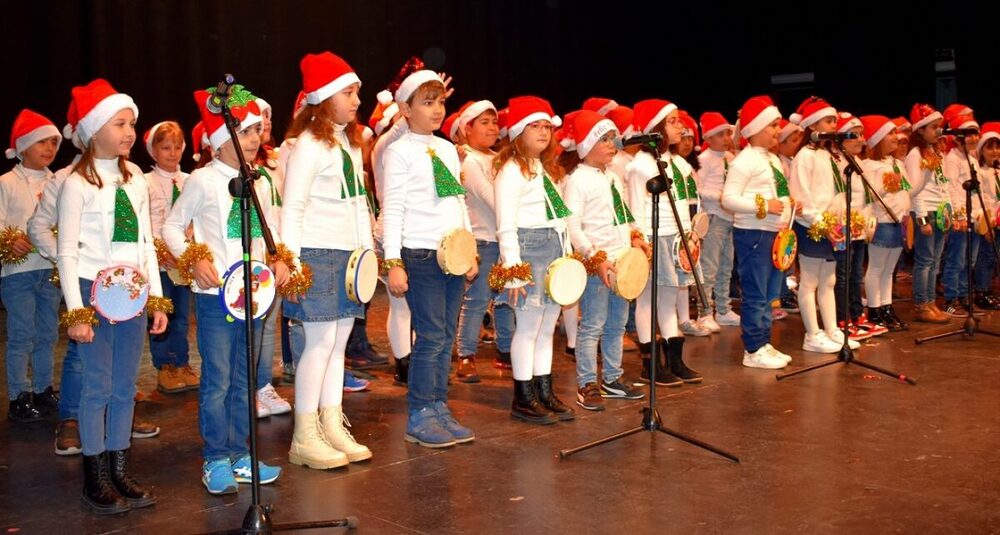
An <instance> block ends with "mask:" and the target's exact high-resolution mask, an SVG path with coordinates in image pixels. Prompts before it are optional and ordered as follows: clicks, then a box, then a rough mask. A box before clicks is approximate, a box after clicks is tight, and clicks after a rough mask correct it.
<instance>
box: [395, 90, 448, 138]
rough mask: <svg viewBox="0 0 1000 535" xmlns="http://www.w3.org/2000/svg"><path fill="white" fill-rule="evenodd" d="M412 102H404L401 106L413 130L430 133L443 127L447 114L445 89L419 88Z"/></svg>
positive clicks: (419, 132)
mask: <svg viewBox="0 0 1000 535" xmlns="http://www.w3.org/2000/svg"><path fill="white" fill-rule="evenodd" d="M410 102H411V103H410V104H407V103H405V102H404V103H403V106H401V108H402V109H403V113H404V115H405V116H406V120H407V122H408V123H409V125H410V129H411V130H413V131H414V132H416V133H418V134H430V133H432V132H434V131H435V130H437V129H439V128H441V123H442V122H444V115H445V107H444V103H445V96H444V92H443V91H439V90H437V89H435V88H424V89H418V90H417V93H416V94H415V95H413V97H412V100H411V101H410Z"/></svg>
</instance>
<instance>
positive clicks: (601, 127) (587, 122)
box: [566, 110, 618, 158]
mask: <svg viewBox="0 0 1000 535" xmlns="http://www.w3.org/2000/svg"><path fill="white" fill-rule="evenodd" d="M566 122H567V124H568V125H570V126H569V130H570V134H571V135H572V137H573V142H574V144H575V145H576V153H577V154H578V155H579V156H580V158H586V157H587V155H588V154H590V151H591V149H593V148H594V145H596V144H597V142H598V141H599V140H600V139H601V138H602V137H604V135H605V134H607V133H608V132H614V133H615V134H617V133H618V127H617V126H615V123H614V122H613V121H612V120H611V119H608V118H606V117H604V116H603V115H601V114H600V113H597V112H596V111H591V110H580V111H579V112H576V114H575V116H573V117H572V119H571V118H570V116H569V115H567V116H566Z"/></svg>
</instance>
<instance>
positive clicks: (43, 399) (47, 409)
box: [32, 386, 59, 416]
mask: <svg viewBox="0 0 1000 535" xmlns="http://www.w3.org/2000/svg"><path fill="white" fill-rule="evenodd" d="M32 403H34V404H35V408H36V409H38V412H41V413H42V415H43V416H48V415H50V414H53V413H55V412H56V411H58V410H59V394H58V393H56V391H55V390H53V389H52V387H51V386H50V387H47V388H46V389H45V390H44V391H43V392H42V393H41V394H35V395H34V396H32Z"/></svg>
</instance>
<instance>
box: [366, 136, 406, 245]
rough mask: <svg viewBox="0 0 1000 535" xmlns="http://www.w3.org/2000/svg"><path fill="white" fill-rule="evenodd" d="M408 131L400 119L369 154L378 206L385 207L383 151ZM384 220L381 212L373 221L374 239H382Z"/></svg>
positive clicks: (377, 141) (381, 137)
mask: <svg viewBox="0 0 1000 535" xmlns="http://www.w3.org/2000/svg"><path fill="white" fill-rule="evenodd" d="M409 131H410V125H409V123H407V122H406V119H401V120H399V121H396V123H395V124H393V125H392V126H391V127H389V130H387V131H385V132H383V133H382V135H381V136H379V138H378V139H377V140H375V146H374V147H372V152H371V163H372V174H373V175H374V176H373V177H372V178H374V181H373V183H374V184H375V199H376V200H377V201H378V204H379V206H381V207H383V208H384V207H385V151H386V150H387V149H388V148H389V146H390V145H392V144H393V143H395V142H396V141H398V140H399V138H401V137H403V134H406V133H407V132H409ZM384 220H385V210H384V209H383V210H381V211H379V213H378V219H377V220H376V221H375V228H374V229H373V231H374V232H373V234H374V235H375V237H376V238H378V239H381V238H382V226H383V223H382V222H383V221H384Z"/></svg>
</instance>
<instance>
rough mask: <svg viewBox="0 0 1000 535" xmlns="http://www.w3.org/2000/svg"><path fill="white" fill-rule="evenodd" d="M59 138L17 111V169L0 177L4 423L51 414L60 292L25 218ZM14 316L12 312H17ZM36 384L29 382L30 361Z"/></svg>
mask: <svg viewBox="0 0 1000 535" xmlns="http://www.w3.org/2000/svg"><path fill="white" fill-rule="evenodd" d="M61 142H62V136H61V135H59V129H58V128H56V126H55V125H54V124H52V121H50V120H48V119H46V118H45V117H43V116H41V115H39V114H37V113H35V112H33V111H31V110H28V109H24V110H21V112H20V113H19V114H18V116H17V119H15V120H14V126H13V128H11V136H10V148H9V149H7V152H6V155H7V158H17V159H18V160H19V162H18V164H17V165H15V166H14V168H13V169H11V170H10V171H9V172H7V173H5V174H4V175H3V176H0V261H2V263H3V269H2V270H0V296H2V298H3V303H4V306H5V307H6V308H7V353H6V367H7V393H8V395H9V396H10V406H9V409H8V411H7V418H8V419H9V420H10V421H12V422H15V423H25V422H35V421H38V420H40V419H42V417H43V416H44V415H45V414H47V413H48V412H50V411H51V410H53V409H55V408H56V407H57V405H58V403H59V397H58V396H57V395H56V394H55V392H54V391H53V388H52V373H53V350H54V349H55V343H56V340H57V338H58V336H59V331H58V327H57V325H56V321H57V319H58V316H59V290H58V288H56V287H55V286H54V285H52V284H50V283H49V278H50V277H51V276H52V263H51V261H50V260H47V259H46V258H43V257H42V256H41V255H40V254H39V252H38V249H37V248H36V247H35V246H34V245H33V244H32V242H31V241H29V239H28V235H27V233H26V230H27V223H28V218H29V217H31V214H32V213H33V212H34V211H35V207H36V206H37V205H38V199H39V198H40V197H41V194H42V190H43V188H45V186H46V184H47V183H48V182H50V181H51V180H52V171H49V168H48V166H49V164H51V163H52V160H54V159H55V157H56V152H58V151H59V145H60V143H61ZM15 311H16V312H15ZM29 359H30V361H31V369H32V371H33V372H34V374H33V375H34V378H33V379H34V380H31V379H29V378H28V361H29Z"/></svg>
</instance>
